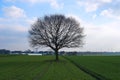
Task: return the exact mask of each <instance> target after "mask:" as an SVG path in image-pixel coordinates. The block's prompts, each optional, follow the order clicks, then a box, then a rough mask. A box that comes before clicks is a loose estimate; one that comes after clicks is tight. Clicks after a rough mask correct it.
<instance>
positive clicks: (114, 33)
mask: <svg viewBox="0 0 120 80" xmlns="http://www.w3.org/2000/svg"><path fill="white" fill-rule="evenodd" d="M119 4H120V0H0V49H9V50H27V49H32V48H31V47H30V44H29V42H28V35H29V33H28V30H30V28H31V25H32V24H33V23H34V22H35V21H36V20H37V18H41V17H44V15H52V14H63V15H65V16H71V17H73V18H75V19H76V20H77V21H79V22H80V26H81V27H83V28H84V34H85V35H86V36H85V38H84V45H83V47H81V48H74V49H71V48H70V49H67V48H64V49H62V50H68V51H120V5H119ZM45 49H46V50H49V48H43V47H42V48H40V50H45Z"/></svg>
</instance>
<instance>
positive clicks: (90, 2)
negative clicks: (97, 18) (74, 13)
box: [77, 0, 112, 12]
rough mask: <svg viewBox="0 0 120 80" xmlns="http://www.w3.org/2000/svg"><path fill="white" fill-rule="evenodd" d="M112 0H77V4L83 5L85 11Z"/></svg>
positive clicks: (93, 9) (92, 9) (90, 10)
mask: <svg viewBox="0 0 120 80" xmlns="http://www.w3.org/2000/svg"><path fill="white" fill-rule="evenodd" d="M111 2H112V0H78V1H77V4H78V5H79V6H83V7H84V8H85V10H86V12H93V11H96V10H97V9H98V8H99V7H101V6H102V5H105V4H107V3H111Z"/></svg>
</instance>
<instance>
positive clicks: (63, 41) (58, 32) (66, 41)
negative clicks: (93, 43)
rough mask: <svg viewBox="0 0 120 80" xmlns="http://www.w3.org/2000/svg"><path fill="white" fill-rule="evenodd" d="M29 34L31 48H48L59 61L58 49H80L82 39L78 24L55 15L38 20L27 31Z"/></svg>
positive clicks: (62, 16) (71, 19)
mask: <svg viewBox="0 0 120 80" xmlns="http://www.w3.org/2000/svg"><path fill="white" fill-rule="evenodd" d="M29 34H30V35H29V40H30V44H31V46H32V47H36V46H45V47H50V48H51V49H52V50H54V51H55V55H56V60H59V58H58V51H59V49H61V48H64V47H67V48H71V47H80V46H82V44H83V43H82V39H83V37H84V35H83V28H81V27H80V24H79V22H77V21H76V20H75V19H74V18H72V17H65V16H64V15H57V14H56V15H49V16H44V17H43V18H38V20H37V21H36V22H35V23H34V24H33V25H32V27H31V30H29Z"/></svg>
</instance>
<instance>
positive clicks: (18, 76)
mask: <svg viewBox="0 0 120 80" xmlns="http://www.w3.org/2000/svg"><path fill="white" fill-rule="evenodd" d="M53 59H54V56H9V55H8V56H2V55H1V56H0V80H95V78H93V77H92V76H90V75H89V74H87V73H85V72H84V71H82V70H80V69H79V68H78V67H77V66H75V65H74V64H73V63H71V62H70V61H69V60H67V59H65V58H63V57H60V61H59V62H55V61H54V60H53Z"/></svg>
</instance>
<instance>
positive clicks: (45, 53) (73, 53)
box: [0, 49, 120, 55]
mask: <svg viewBox="0 0 120 80" xmlns="http://www.w3.org/2000/svg"><path fill="white" fill-rule="evenodd" d="M29 53H32V54H34V53H35V54H36V53H37V54H42V55H54V52H53V51H37V52H35V51H31V50H29V49H28V50H26V51H10V50H6V49H0V54H26V55H27V54H29ZM114 54H115V55H117V54H118V55H120V52H91V51H86V52H77V51H73V52H72V51H71V52H66V51H60V52H59V55H114Z"/></svg>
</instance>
